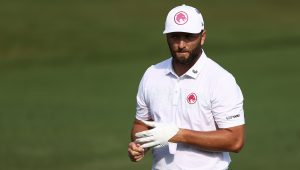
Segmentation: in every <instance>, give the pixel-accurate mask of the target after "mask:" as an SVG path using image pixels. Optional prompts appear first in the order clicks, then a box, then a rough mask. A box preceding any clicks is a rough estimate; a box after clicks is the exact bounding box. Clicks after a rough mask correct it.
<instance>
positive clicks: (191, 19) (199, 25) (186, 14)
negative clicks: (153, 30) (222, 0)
mask: <svg viewBox="0 0 300 170" xmlns="http://www.w3.org/2000/svg"><path fill="white" fill-rule="evenodd" d="M203 29H204V21H203V17H202V15H201V13H200V12H199V11H198V9H196V8H194V7H191V6H187V5H181V6H177V7H175V8H173V9H172V10H171V11H170V12H169V13H168V16H167V19H166V23H165V30H164V32H163V33H164V34H167V33H171V32H187V33H192V34H197V33H200V32H201V31H202V30H203Z"/></svg>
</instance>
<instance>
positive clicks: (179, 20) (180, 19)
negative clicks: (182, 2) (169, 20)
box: [174, 11, 188, 25]
mask: <svg viewBox="0 0 300 170" xmlns="http://www.w3.org/2000/svg"><path fill="white" fill-rule="evenodd" d="M174 21H175V23H176V24H178V25H183V24H185V23H186V22H187V21H188V15H187V13H185V12H183V11H180V12H177V13H176V14H175V16H174Z"/></svg>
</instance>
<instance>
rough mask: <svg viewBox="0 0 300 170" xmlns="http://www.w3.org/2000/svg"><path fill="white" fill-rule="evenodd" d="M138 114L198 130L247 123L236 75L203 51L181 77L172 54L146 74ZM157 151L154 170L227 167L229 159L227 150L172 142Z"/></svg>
mask: <svg viewBox="0 0 300 170" xmlns="http://www.w3.org/2000/svg"><path fill="white" fill-rule="evenodd" d="M136 118H137V119H139V120H149V119H153V120H154V121H155V122H162V123H172V124H175V125H177V126H178V127H179V128H183V129H191V130H196V131H214V130H216V129H217V128H228V127H233V126H238V125H242V124H244V123H245V121H244V111H243V95H242V92H241V90H240V88H239V86H238V85H237V83H236V81H235V79H234V77H233V76H232V75H231V74H230V73H229V72H227V71H226V70H224V69H223V68H222V67H221V66H219V65H218V64H217V63H215V62H214V61H212V60H211V59H210V58H208V57H207V56H206V55H205V53H204V51H203V52H202V54H201V57H200V58H199V59H198V61H197V62H196V63H195V64H194V66H193V67H192V68H191V69H190V70H188V71H187V72H186V73H185V74H184V75H182V76H180V77H178V76H177V75H176V73H175V72H174V70H173V67H172V58H169V59H167V60H165V61H163V62H161V63H158V64H156V65H152V66H151V67H149V68H148V69H147V71H146V72H145V74H144V76H143V78H142V80H141V82H140V85H139V90H138V94H137V112H136ZM176 145H177V146H176ZM168 147H169V148H170V150H175V154H170V152H169V148H168ZM152 152H153V166H152V169H155V170H157V169H159V170H169V169H170V170H224V169H227V167H228V165H229V163H230V157H229V153H228V152H208V151H203V150H201V149H200V148H197V147H195V146H191V145H187V144H182V143H178V144H174V143H169V146H165V147H160V148H154V149H153V151H152Z"/></svg>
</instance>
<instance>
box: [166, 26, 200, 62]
mask: <svg viewBox="0 0 300 170" xmlns="http://www.w3.org/2000/svg"><path fill="white" fill-rule="evenodd" d="M205 36H206V33H205V31H203V32H201V33H199V34H190V33H184V32H173V33H168V34H167V41H168V45H169V48H170V52H171V54H172V57H173V61H174V62H176V63H179V64H184V65H189V64H193V63H195V62H196V61H197V59H198V58H199V56H200V54H201V51H202V46H203V44H204V41H205Z"/></svg>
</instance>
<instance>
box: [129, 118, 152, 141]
mask: <svg viewBox="0 0 300 170" xmlns="http://www.w3.org/2000/svg"><path fill="white" fill-rule="evenodd" d="M145 130H149V127H148V126H146V125H145V124H143V123H142V122H141V121H140V120H137V119H135V121H134V123H133V127H132V130H131V141H135V139H136V137H135V134H136V133H138V132H142V131H145Z"/></svg>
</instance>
